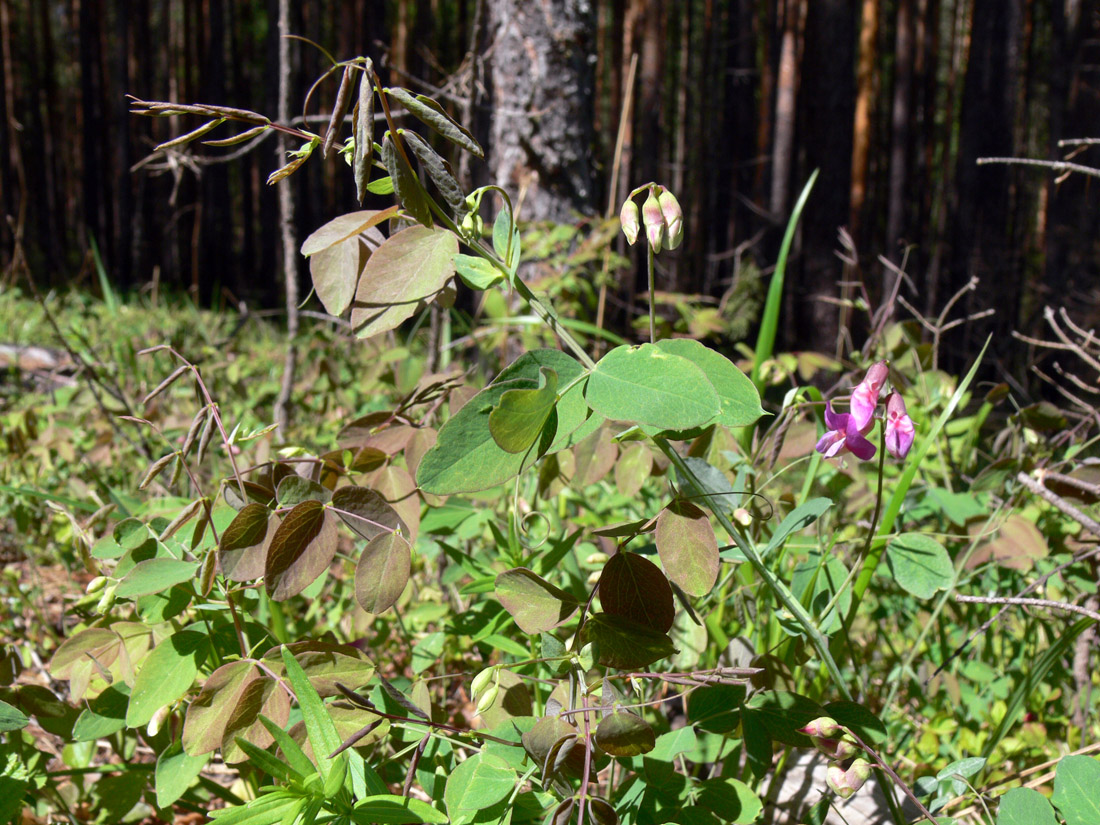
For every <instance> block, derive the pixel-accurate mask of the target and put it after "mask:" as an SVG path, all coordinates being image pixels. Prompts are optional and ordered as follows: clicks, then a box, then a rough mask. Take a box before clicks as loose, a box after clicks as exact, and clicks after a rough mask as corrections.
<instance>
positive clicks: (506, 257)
mask: <svg viewBox="0 0 1100 825" xmlns="http://www.w3.org/2000/svg"><path fill="white" fill-rule="evenodd" d="M493 251H494V252H496V253H497V256H498V257H499V258H500V259H501V260H502V261H504V265H505V266H506V267H508V271H509V272H511V273H512V275H515V274H516V269H517V268H518V267H519V261H520V252H521V249H520V238H519V227H518V226H516V225H515V222H514V221H513V220H512V213H511V212H510V211H509V210H508V209H507V208H504V209H501V210H500V211H499V212H497V217H496V220H495V221H493Z"/></svg>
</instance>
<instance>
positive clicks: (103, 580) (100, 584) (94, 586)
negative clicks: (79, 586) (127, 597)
mask: <svg viewBox="0 0 1100 825" xmlns="http://www.w3.org/2000/svg"><path fill="white" fill-rule="evenodd" d="M106 586H107V577H106V576H96V577H95V578H94V579H92V580H91V581H90V582H88V587H87V588H86V589H85V590H84V592H85V593H87V594H88V595H89V596H91V595H92V594H93V593H98V592H99V591H100V590H102V589H103V588H104V587H106Z"/></svg>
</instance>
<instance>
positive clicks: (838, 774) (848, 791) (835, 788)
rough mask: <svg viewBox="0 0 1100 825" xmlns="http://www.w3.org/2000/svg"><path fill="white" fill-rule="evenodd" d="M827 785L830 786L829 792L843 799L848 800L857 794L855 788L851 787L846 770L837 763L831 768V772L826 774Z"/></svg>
mask: <svg viewBox="0 0 1100 825" xmlns="http://www.w3.org/2000/svg"><path fill="white" fill-rule="evenodd" d="M825 784H826V785H828V786H829V790H831V791H832V792H833V793H835V794H836V795H837V796H839V797H840V798H841V799H847V798H848V797H850V796H851V795H852V794H854V793H855V792H856V789H855V788H853V787H851V786H849V784H848V776H847V774H846V773H845V772H844V768H842V767H840V765H837V764H835V763H834V764H832V765H830V766H829V770H828V771H827V772H826V774H825Z"/></svg>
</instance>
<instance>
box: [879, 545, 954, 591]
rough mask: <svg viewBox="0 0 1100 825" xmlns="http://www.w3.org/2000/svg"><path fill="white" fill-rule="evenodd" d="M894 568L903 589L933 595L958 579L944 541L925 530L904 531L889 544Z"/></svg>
mask: <svg viewBox="0 0 1100 825" xmlns="http://www.w3.org/2000/svg"><path fill="white" fill-rule="evenodd" d="M886 562H887V564H889V566H890V572H891V573H893V575H894V581H896V582H897V583H898V584H899V585H900V586H901V588H902V589H903V590H905V591H906V592H907V593H911V594H912V595H914V596H916V597H917V598H918V599H930V598H932V596H933V595H935V593H936V591H937V590H946V589H947V588H949V587H950V586H951V584H952V583H953V582H954V581H955V568H954V566H953V565H952V564H951V557H950V556H949V555H947V551H946V550H944V548H943V545H942V544H940V543H939V542H938V541H936V540H935V539H934V538H932V537H931V536H926V535H925V534H923V533H902V534H901V535H900V536H897V537H896V538H894V539H893V540H892V541H891V542H890V543H889V544H888V545H887V548H886Z"/></svg>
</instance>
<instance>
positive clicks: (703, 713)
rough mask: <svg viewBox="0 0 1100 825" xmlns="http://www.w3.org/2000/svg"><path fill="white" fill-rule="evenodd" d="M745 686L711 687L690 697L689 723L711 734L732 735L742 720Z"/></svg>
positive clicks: (697, 691) (688, 706) (688, 705)
mask: <svg viewBox="0 0 1100 825" xmlns="http://www.w3.org/2000/svg"><path fill="white" fill-rule="evenodd" d="M745 693H746V689H745V686H744V685H711V686H709V687H701V688H699V689H697V690H693V691H692V692H691V693H690V694H689V696H688V702H687V718H688V722H689V723H691V724H692V725H695V726H696V727H698V728H699V729H700V730H705V731H709V732H711V733H731V732H732V731H734V730H735V729H736V728H737V725H738V722H739V721H740V719H741V704H742V703H743V702H744V701H745Z"/></svg>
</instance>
